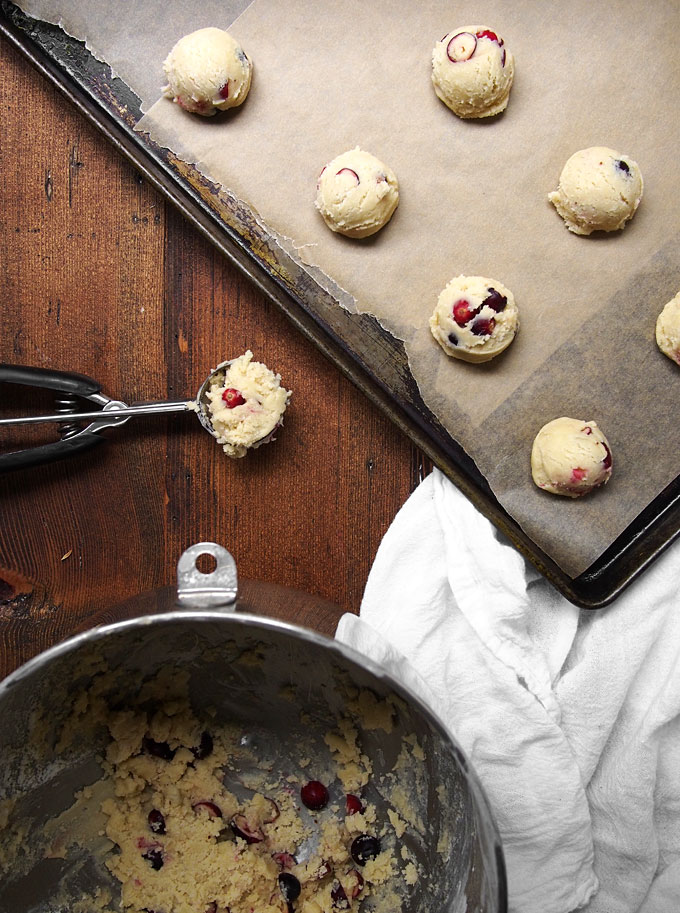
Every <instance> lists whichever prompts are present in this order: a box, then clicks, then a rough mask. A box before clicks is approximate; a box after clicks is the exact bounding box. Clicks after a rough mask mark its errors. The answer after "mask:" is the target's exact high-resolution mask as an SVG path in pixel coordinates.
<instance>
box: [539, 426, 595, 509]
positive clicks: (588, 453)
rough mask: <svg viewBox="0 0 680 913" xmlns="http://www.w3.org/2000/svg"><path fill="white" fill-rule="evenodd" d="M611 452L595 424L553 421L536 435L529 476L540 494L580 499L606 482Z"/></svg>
mask: <svg viewBox="0 0 680 913" xmlns="http://www.w3.org/2000/svg"><path fill="white" fill-rule="evenodd" d="M611 474H612V452H611V448H610V446H609V442H608V441H607V438H606V437H605V436H604V434H603V433H602V431H600V429H599V428H598V426H597V423H596V422H583V421H581V420H580V419H575V418H567V417H566V416H564V417H562V418H556V419H553V420H552V421H551V422H548V424H547V425H544V426H543V427H542V428H541V430H540V431H539V432H538V434H537V435H536V438H535V440H534V444H533V447H532V450H531V475H532V477H533V480H534V482H535V483H536V485H538V487H539V488H541V489H543V491H549V492H551V493H552V494H554V495H564V496H565V497H567V498H580V497H581V496H582V495H586V494H588V492H590V491H592V490H593V489H594V488H599V486H600V485H604V484H605V482H608V481H609V477H610V476H611Z"/></svg>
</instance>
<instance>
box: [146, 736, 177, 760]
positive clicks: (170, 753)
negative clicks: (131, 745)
mask: <svg viewBox="0 0 680 913" xmlns="http://www.w3.org/2000/svg"><path fill="white" fill-rule="evenodd" d="M142 746H143V748H144V751H146V752H147V754H150V755H153V756H154V758H161V759H162V760H163V761H172V759H173V758H174V757H175V749H174V748H170V746H169V745H168V743H167V742H156V741H155V740H154V739H152V738H150V737H149V736H144V738H143V739H142Z"/></svg>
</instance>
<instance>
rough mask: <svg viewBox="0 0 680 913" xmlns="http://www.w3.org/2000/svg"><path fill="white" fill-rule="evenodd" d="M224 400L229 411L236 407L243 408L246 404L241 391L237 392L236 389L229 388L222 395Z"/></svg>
mask: <svg viewBox="0 0 680 913" xmlns="http://www.w3.org/2000/svg"><path fill="white" fill-rule="evenodd" d="M222 400H223V402H224V405H225V406H226V407H227V409H234V408H236V406H242V405H243V404H244V403H245V400H244V398H243V396H242V395H241V391H240V390H236V389H235V388H234V387H227V389H226V390H225V391H224V393H223V394H222Z"/></svg>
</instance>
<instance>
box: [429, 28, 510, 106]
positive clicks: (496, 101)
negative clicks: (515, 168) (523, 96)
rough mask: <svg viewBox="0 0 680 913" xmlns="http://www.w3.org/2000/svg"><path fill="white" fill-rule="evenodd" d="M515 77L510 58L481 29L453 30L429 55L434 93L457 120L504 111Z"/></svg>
mask: <svg viewBox="0 0 680 913" xmlns="http://www.w3.org/2000/svg"><path fill="white" fill-rule="evenodd" d="M514 75H515V61H514V58H513V56H512V54H511V53H510V51H508V49H507V48H506V47H505V43H504V41H503V39H502V38H500V37H499V36H498V35H497V34H496V32H493V31H492V30H491V29H489V28H487V27H486V26H484V25H466V26H464V27H463V28H460V29H455V30H454V31H453V32H449V33H448V34H447V35H445V36H444V37H443V38H442V40H441V41H438V42H437V44H436V45H435V46H434V50H433V51H432V83H433V85H434V90H435V92H436V93H437V96H438V97H439V98H440V99H441V100H442V101H443V102H444V104H445V105H447V107H449V108H450V109H451V110H452V111H453V113H454V114H457V115H458V117H491V116H492V115H493V114H500V112H501V111H504V110H505V109H506V108H507V106H508V100H509V97H510V89H511V88H512V81H513V78H514Z"/></svg>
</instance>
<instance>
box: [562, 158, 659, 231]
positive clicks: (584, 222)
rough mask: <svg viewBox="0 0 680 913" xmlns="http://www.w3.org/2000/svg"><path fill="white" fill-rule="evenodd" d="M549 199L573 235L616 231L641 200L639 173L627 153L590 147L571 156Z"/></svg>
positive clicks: (632, 214) (630, 216) (640, 176)
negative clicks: (621, 153) (622, 153)
mask: <svg viewBox="0 0 680 913" xmlns="http://www.w3.org/2000/svg"><path fill="white" fill-rule="evenodd" d="M548 199H549V200H550V202H551V203H552V204H553V205H554V206H555V209H556V210H557V211H558V212H559V214H560V215H561V216H562V218H563V219H564V221H565V224H566V226H567V228H568V229H569V231H573V232H574V234H577V235H589V234H590V233H591V232H593V231H618V229H620V228H623V226H624V225H625V224H626V222H627V221H628V220H629V219H632V218H633V216H634V214H635V210H636V209H637V208H638V205H639V203H640V200H641V199H642V175H641V174H640V169H639V168H638V166H637V163H636V162H634V161H633V160H632V158H630V157H629V156H627V155H620V154H619V153H618V152H615V151H614V150H613V149H608V148H607V147H606V146H591V147H590V148H589V149H581V150H580V151H579V152H575V153H574V154H573V155H572V156H571V158H570V159H569V160H568V161H567V163H566V165H565V166H564V168H563V169H562V174H561V175H560V182H559V186H558V188H557V190H554V191H553V192H552V193H551V194H549V195H548Z"/></svg>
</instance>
